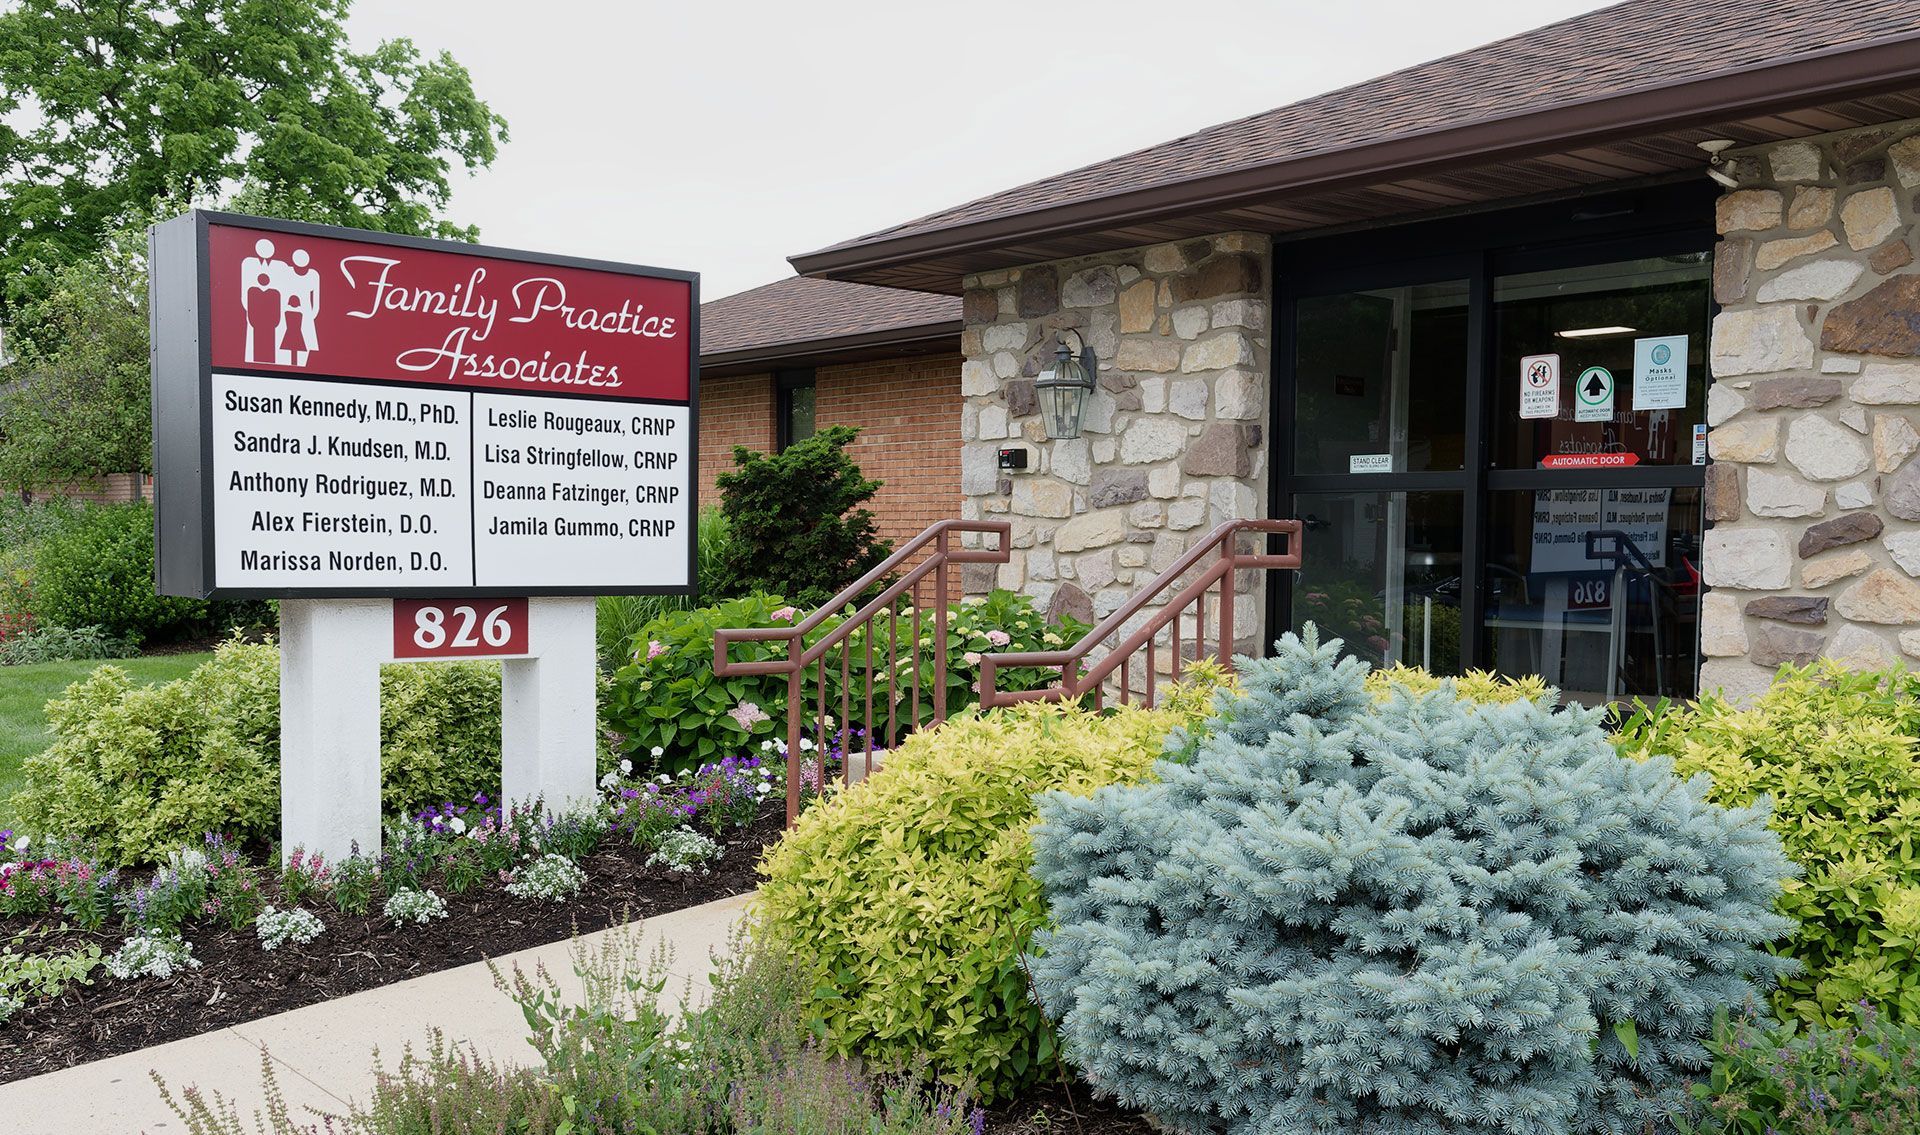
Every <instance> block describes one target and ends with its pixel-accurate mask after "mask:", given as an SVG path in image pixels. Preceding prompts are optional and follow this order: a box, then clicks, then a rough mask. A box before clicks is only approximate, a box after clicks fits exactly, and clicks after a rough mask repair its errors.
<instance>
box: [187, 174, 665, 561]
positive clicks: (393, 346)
mask: <svg viewBox="0 0 1920 1135" xmlns="http://www.w3.org/2000/svg"><path fill="white" fill-rule="evenodd" d="M152 271H153V288H152V295H153V311H154V316H153V319H154V336H155V372H154V392H155V393H154V403H155V419H154V425H155V431H154V433H155V456H156V462H157V466H158V468H157V477H158V482H159V483H158V488H157V490H156V493H155V496H156V500H157V501H158V504H159V509H160V515H159V537H160V547H159V552H160V577H161V587H162V590H163V591H166V592H168V593H170V594H187V595H214V596H223V595H224V596H286V597H305V598H317V597H327V596H334V597H355V596H392V595H411V596H429V595H431V596H457V595H460V594H495V595H509V594H511V595H526V594H550V595H564V594H613V593H622V592H628V593H645V592H668V591H686V590H689V589H690V586H691V583H692V552H693V534H694V524H693V516H694V510H695V507H696V502H695V499H694V474H695V469H696V466H697V464H698V462H697V460H696V456H695V455H696V454H697V452H698V450H697V448H696V444H695V428H696V426H695V403H696V400H697V399H696V384H697V379H696V371H695V359H696V345H697V335H698V328H697V326H696V312H697V310H698V295H697V292H698V278H697V277H696V276H695V275H694V274H692V273H686V272H673V271H666V270H661V269H654V268H641V267H634V266H628V265H617V264H602V263H597V262H591V261H581V260H572V259H566V258H560V257H545V256H537V255H533V254H529V253H519V252H505V251H499V250H494V249H484V248H479V247H475V246H470V245H463V244H458V243H453V242H445V241H426V240H416V239H410V238H400V237H392V236H387V235H385V234H379V233H370V232H359V231H356V230H350V229H337V228H327V227H321V226H313V225H300V224H292V223H287V222H279V221H267V220H261V219H258V218H252V217H241V216H233V215H227V214H218V213H205V212H196V213H192V214H189V215H187V216H184V217H180V218H177V219H175V220H173V221H169V222H167V223H165V224H162V225H158V226H156V227H155V229H154V232H153V246H152Z"/></svg>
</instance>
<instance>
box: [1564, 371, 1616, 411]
mask: <svg viewBox="0 0 1920 1135" xmlns="http://www.w3.org/2000/svg"><path fill="white" fill-rule="evenodd" d="M1614 386H1615V384H1614V381H1613V372H1612V371H1610V370H1608V369H1607V368H1606V367H1588V368H1587V369H1585V370H1583V371H1581V372H1580V377H1579V378H1577V379H1575V380H1574V382H1573V420H1574V421H1576V422H1610V421H1612V420H1613V391H1614Z"/></svg>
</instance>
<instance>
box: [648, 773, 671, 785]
mask: <svg viewBox="0 0 1920 1135" xmlns="http://www.w3.org/2000/svg"><path fill="white" fill-rule="evenodd" d="M653 779H655V780H657V781H659V782H660V783H661V784H672V783H673V778H672V777H670V776H668V775H667V774H666V773H664V772H663V773H661V774H660V775H659V776H656V777H654V778H653Z"/></svg>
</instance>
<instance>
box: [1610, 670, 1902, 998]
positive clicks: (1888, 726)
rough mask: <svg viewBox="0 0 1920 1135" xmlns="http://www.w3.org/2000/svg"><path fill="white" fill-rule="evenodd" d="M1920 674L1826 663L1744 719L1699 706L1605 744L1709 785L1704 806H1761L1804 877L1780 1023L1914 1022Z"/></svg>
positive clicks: (1784, 679)
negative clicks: (1796, 965)
mask: <svg viewBox="0 0 1920 1135" xmlns="http://www.w3.org/2000/svg"><path fill="white" fill-rule="evenodd" d="M1917 697H1920V674H1915V673H1909V672H1906V671H1898V670H1897V671H1893V672H1890V673H1880V674H1853V673H1849V672H1848V671H1846V670H1843V669H1841V668H1840V667H1838V666H1836V665H1834V664H1832V663H1830V662H1820V663H1816V664H1814V665H1813V666H1809V667H1805V668H1801V669H1795V668H1792V667H1787V668H1784V669H1783V670H1781V672H1780V675H1779V677H1777V678H1776V679H1775V681H1774V684H1773V687H1772V688H1771V689H1769V690H1768V691H1767V692H1766V693H1764V694H1762V695H1761V696H1760V698H1759V699H1758V700H1757V701H1756V702H1755V703H1754V705H1753V706H1752V707H1751V708H1749V709H1739V708H1736V707H1734V706H1732V705H1730V704H1728V703H1727V702H1726V701H1725V700H1723V699H1722V698H1720V697H1718V696H1716V695H1712V694H1709V695H1707V696H1705V697H1702V698H1701V699H1700V700H1699V702H1697V703H1694V704H1690V705H1687V706H1683V707H1668V708H1665V709H1663V710H1660V711H1643V712H1642V713H1640V714H1637V715H1636V716H1635V717H1634V718H1633V719H1632V720H1631V721H1629V722H1628V723H1627V725H1626V726H1625V727H1624V728H1623V729H1622V731H1621V734H1620V736H1619V737H1618V738H1617V741H1618V743H1619V745H1620V749H1621V751H1622V752H1624V753H1626V754H1627V755H1629V756H1633V757H1642V758H1644V757H1647V756H1651V755H1654V754H1661V753H1664V754H1669V755H1671V756H1673V758H1674V761H1675V767H1676V768H1677V769H1678V771H1680V772H1682V773H1696V772H1703V773H1706V774H1707V775H1708V776H1709V777H1711V778H1712V781H1713V788H1712V790H1711V791H1710V792H1709V793H1708V797H1709V799H1712V800H1714V801H1715V802H1717V803H1721V804H1729V805H1738V804H1747V803H1750V802H1752V801H1753V800H1754V799H1756V798H1758V797H1760V796H1768V797H1771V798H1772V801H1773V820H1772V823H1771V826H1772V828H1773V830H1774V831H1776V832H1778V833H1779V835H1780V839H1781V843H1782V844H1783V845H1784V846H1785V848H1786V851H1787V854H1788V855H1789V856H1791V857H1792V858H1793V859H1794V860H1795V861H1796V862H1798V863H1799V864H1800V865H1801V866H1802V867H1803V868H1805V869H1806V875H1805V877H1804V878H1800V879H1790V880H1788V881H1787V884H1786V893H1785V894H1784V895H1783V897H1782V898H1781V912H1782V913H1784V914H1788V915H1791V916H1792V917H1794V918H1795V919H1797V920H1799V922H1800V931H1799V933H1798V934H1797V935H1796V936H1795V938H1794V939H1793V941H1792V943H1791V946H1790V949H1791V950H1792V952H1793V954H1794V956H1795V957H1796V958H1798V959H1799V960H1800V962H1801V963H1802V964H1803V965H1804V966H1805V967H1806V968H1805V972H1803V973H1802V974H1800V975H1799V976H1796V977H1789V978H1787V979H1786V980H1785V981H1783V982H1782V983H1781V990H1780V992H1779V993H1778V994H1777V995H1776V1005H1775V1008H1776V1009H1778V1010H1779V1011H1780V1012H1781V1013H1782V1014H1783V1015H1796V1016H1799V1017H1803V1018H1805V1019H1807V1020H1810V1021H1820V1022H1824V1023H1828V1024H1841V1023H1844V1022H1845V1021H1847V1020H1850V1019H1851V1018H1852V1016H1853V1012H1854V1006H1855V1005H1856V1003H1857V1002H1860V1001H1862V1000H1865V1001H1867V1002H1870V1003H1871V1004H1873V1005H1874V1006H1876V1007H1877V1008H1879V1009H1880V1010H1882V1011H1884V1012H1891V1013H1892V1014H1894V1015H1895V1016H1897V1017H1899V1018H1901V1019H1904V1020H1906V1021H1915V1022H1920V700H1916V699H1917Z"/></svg>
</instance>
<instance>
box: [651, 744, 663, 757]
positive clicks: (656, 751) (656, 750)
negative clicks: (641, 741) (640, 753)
mask: <svg viewBox="0 0 1920 1135" xmlns="http://www.w3.org/2000/svg"><path fill="white" fill-rule="evenodd" d="M649 751H650V752H652V753H653V755H654V756H656V757H664V756H666V755H667V751H666V749H664V748H662V747H661V746H659V745H655V746H654V747H653V748H652V749H651V750H649Z"/></svg>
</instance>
